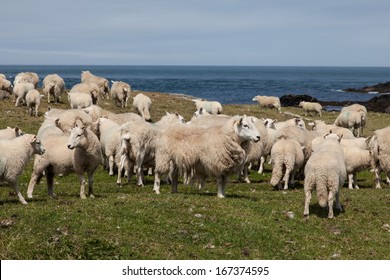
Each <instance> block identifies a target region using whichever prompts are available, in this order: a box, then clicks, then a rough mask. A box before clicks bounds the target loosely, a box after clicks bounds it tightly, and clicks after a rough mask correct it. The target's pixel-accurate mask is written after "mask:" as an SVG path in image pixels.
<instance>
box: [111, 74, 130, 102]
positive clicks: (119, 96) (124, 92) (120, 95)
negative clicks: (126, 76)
mask: <svg viewBox="0 0 390 280" xmlns="http://www.w3.org/2000/svg"><path fill="white" fill-rule="evenodd" d="M111 82H112V86H111V98H112V101H113V102H114V104H116V105H118V104H120V106H121V107H122V108H125V107H127V101H128V99H129V97H130V95H131V86H130V85H129V84H128V83H125V82H116V81H111Z"/></svg>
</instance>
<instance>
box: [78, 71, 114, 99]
mask: <svg viewBox="0 0 390 280" xmlns="http://www.w3.org/2000/svg"><path fill="white" fill-rule="evenodd" d="M81 82H82V83H87V84H90V83H95V84H97V85H98V87H99V89H100V93H101V94H102V96H103V97H104V96H105V97H106V98H109V95H108V94H109V91H110V88H109V83H108V80H107V79H105V78H103V77H99V76H95V75H94V74H92V73H91V72H89V71H81Z"/></svg>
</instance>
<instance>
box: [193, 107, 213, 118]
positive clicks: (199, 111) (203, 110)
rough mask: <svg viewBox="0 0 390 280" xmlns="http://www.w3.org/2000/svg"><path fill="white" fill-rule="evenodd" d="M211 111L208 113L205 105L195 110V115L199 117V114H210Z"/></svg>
mask: <svg viewBox="0 0 390 280" xmlns="http://www.w3.org/2000/svg"><path fill="white" fill-rule="evenodd" d="M208 115H210V113H208V112H207V111H206V110H205V109H204V108H203V107H200V108H199V109H197V110H196V111H195V112H194V115H193V116H194V117H199V116H208Z"/></svg>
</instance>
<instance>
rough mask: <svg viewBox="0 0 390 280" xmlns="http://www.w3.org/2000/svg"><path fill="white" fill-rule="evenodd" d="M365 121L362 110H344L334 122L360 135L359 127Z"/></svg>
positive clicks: (357, 135)
mask: <svg viewBox="0 0 390 280" xmlns="http://www.w3.org/2000/svg"><path fill="white" fill-rule="evenodd" d="M364 122H365V117H364V112H363V111H346V112H342V113H340V115H339V116H338V117H337V119H336V120H335V122H334V124H335V125H337V126H340V127H345V128H348V129H350V130H351V131H352V133H353V135H354V136H356V137H360V133H361V128H362V126H363V123H364Z"/></svg>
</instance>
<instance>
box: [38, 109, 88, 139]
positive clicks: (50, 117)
mask: <svg viewBox="0 0 390 280" xmlns="http://www.w3.org/2000/svg"><path fill="white" fill-rule="evenodd" d="M45 118H46V119H47V122H48V123H49V124H51V125H54V126H57V127H58V128H60V129H61V130H62V131H63V132H64V133H66V134H69V133H70V130H71V129H72V128H73V127H74V126H75V124H76V121H77V120H80V121H81V122H82V123H83V124H84V125H85V126H86V127H88V128H90V129H93V120H92V118H91V116H90V115H88V114H87V113H86V112H84V111H83V110H79V109H69V110H61V109H51V110H50V111H48V112H46V113H45ZM45 122H46V120H45Z"/></svg>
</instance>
